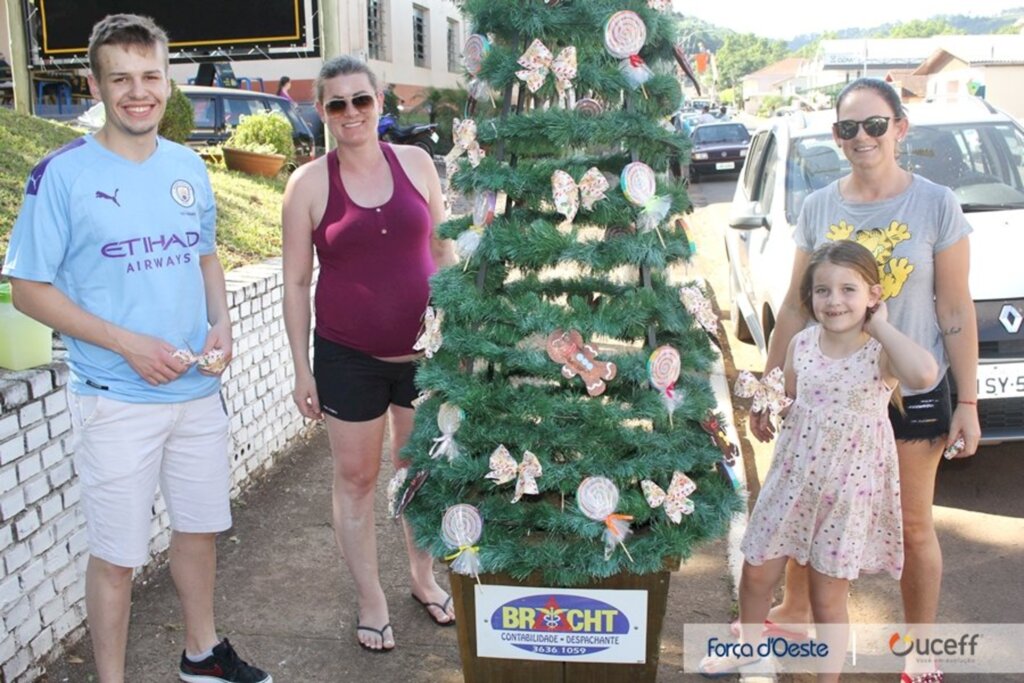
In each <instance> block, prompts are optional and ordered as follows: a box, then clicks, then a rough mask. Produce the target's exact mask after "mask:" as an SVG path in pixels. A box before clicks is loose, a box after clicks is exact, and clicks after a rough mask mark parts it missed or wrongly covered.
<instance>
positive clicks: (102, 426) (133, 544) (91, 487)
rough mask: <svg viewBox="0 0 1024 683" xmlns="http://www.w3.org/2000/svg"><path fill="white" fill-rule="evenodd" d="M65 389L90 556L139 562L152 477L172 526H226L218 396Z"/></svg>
mask: <svg viewBox="0 0 1024 683" xmlns="http://www.w3.org/2000/svg"><path fill="white" fill-rule="evenodd" d="M67 394H68V407H69V410H70V412H71V424H72V426H73V427H74V440H75V469H76V470H77V471H78V479H79V482H80V485H81V489H82V510H83V512H84V513H85V523H86V530H87V535H88V539H89V552H90V554H92V555H93V556H95V557H98V558H100V559H102V560H106V561H107V562H110V563H111V564H114V565H117V566H119V567H139V566H141V565H143V564H145V563H146V560H147V558H148V556H149V538H150V532H151V523H152V518H153V499H154V496H155V494H156V487H157V482H158V481H159V484H160V491H161V492H162V493H163V496H164V501H165V502H166V503H167V512H168V513H169V515H170V518H171V529H173V530H174V531H181V532H185V533H216V532H219V531H224V530H225V529H228V528H230V527H231V505H230V500H229V489H230V476H231V468H230V461H229V456H228V438H229V428H230V423H229V420H228V416H227V411H226V409H225V407H224V403H223V402H222V401H221V397H220V394H212V395H210V396H207V397H206V398H201V399H196V400H194V401H186V402H183V403H163V404H161V403H125V402H123V401H115V400H113V399H110V398H106V397H104V396H81V395H78V394H75V393H74V392H72V391H70V390H69V391H68V392H67Z"/></svg>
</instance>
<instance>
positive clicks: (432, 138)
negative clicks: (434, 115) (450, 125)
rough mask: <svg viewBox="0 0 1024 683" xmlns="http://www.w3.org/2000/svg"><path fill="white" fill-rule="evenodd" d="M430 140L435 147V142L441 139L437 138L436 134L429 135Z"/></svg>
mask: <svg viewBox="0 0 1024 683" xmlns="http://www.w3.org/2000/svg"><path fill="white" fill-rule="evenodd" d="M430 139H431V140H433V141H434V144H435V145H436V144H437V141H438V140H440V139H441V138H439V137H438V136H437V133H431V134H430Z"/></svg>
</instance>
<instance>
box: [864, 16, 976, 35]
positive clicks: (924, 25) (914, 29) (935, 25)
mask: <svg viewBox="0 0 1024 683" xmlns="http://www.w3.org/2000/svg"><path fill="white" fill-rule="evenodd" d="M964 33H966V31H964V30H963V29H961V28H957V27H956V26H953V25H952V24H951V23H949V22H948V21H947V20H946V19H944V18H942V17H934V18H932V19H912V20H910V21H905V22H903V23H900V24H896V25H895V26H893V27H892V28H891V29H890V30H889V32H888V33H882V34H880V35H879V36H878V37H879V38H931V37H932V36H952V35H963V34H964Z"/></svg>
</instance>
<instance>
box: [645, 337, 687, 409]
mask: <svg viewBox="0 0 1024 683" xmlns="http://www.w3.org/2000/svg"><path fill="white" fill-rule="evenodd" d="M681 367H682V362H681V359H680V357H679V352H678V351H676V350H675V349H674V348H672V347H671V346H669V345H668V344H665V345H663V346H659V347H658V348H656V349H654V351H653V352H652V353H651V355H650V357H649V358H648V359H647V376H648V377H649V378H650V380H651V386H653V387H654V388H655V389H657V390H658V394H659V395H660V396H661V401H662V403H664V404H665V409H666V410H668V424H669V427H672V426H673V424H672V413H674V412H675V411H676V408H678V407H679V406H680V405H681V404H682V403H683V392H682V391H680V390H679V389H677V388H676V382H677V381H679V371H680V369H681Z"/></svg>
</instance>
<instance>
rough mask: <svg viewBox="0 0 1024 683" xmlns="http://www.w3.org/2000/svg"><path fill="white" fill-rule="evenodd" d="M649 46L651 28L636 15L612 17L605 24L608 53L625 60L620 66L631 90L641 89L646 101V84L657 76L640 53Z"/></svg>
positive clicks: (628, 14)
mask: <svg viewBox="0 0 1024 683" xmlns="http://www.w3.org/2000/svg"><path fill="white" fill-rule="evenodd" d="M646 42H647V25H646V24H644V20H643V19H641V18H640V15H639V14H637V13H636V12H633V11H630V10H622V11H621V12H616V13H615V14H613V15H611V16H610V17H608V21H607V22H605V25H604V47H605V49H606V50H607V51H608V54H610V55H611V56H612V57H615V58H617V59H620V60H622V61H620V62H619V71H621V72H622V75H623V76H624V77H625V78H626V82H627V83H629V85H630V87H631V88H633V89H634V90H636V89H637V88H640V91H641V92H643V94H644V98H646V97H647V90H646V89H645V88H644V83H646V82H647V81H649V80H650V79H651V77H652V76H654V72H653V71H651V69H650V67H648V66H647V64H645V63H644V60H643V58H642V57H641V56H640V50H641V49H643V46H644V43H646Z"/></svg>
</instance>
